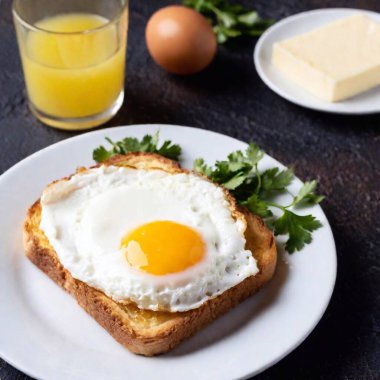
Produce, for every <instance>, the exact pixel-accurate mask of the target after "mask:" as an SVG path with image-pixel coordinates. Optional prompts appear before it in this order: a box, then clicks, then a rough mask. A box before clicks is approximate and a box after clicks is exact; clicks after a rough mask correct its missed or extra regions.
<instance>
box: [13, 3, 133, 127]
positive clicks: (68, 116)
mask: <svg viewBox="0 0 380 380" xmlns="http://www.w3.org/2000/svg"><path fill="white" fill-rule="evenodd" d="M13 18H14V23H15V27H16V33H17V40H18V45H19V50H20V55H21V61H22V67H23V71H24V77H25V84H26V89H27V94H28V101H29V107H30V109H31V111H32V113H33V114H34V115H35V116H36V117H37V118H38V119H39V120H41V121H42V122H43V123H45V124H47V125H49V126H52V127H56V128H62V129H72V130H74V129H75V130H80V129H88V128H93V127H96V126H98V125H100V124H103V123H105V122H106V121H107V120H109V119H110V118H111V117H112V116H114V115H115V114H116V112H117V111H118V110H119V109H120V107H121V105H122V103H123V99H124V70H125V53H126V47H127V30H128V0H14V1H13Z"/></svg>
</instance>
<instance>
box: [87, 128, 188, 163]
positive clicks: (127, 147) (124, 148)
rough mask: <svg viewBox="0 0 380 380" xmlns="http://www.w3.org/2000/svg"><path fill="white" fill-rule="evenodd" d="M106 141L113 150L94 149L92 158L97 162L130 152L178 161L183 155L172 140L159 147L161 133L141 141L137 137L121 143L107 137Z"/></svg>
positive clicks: (128, 138) (145, 137) (101, 147)
mask: <svg viewBox="0 0 380 380" xmlns="http://www.w3.org/2000/svg"><path fill="white" fill-rule="evenodd" d="M106 140H107V141H108V142H109V143H110V144H111V149H109V150H107V149H106V148H105V147H104V146H102V145H101V146H99V147H98V148H96V149H94V151H93V153H92V157H93V159H94V160H95V161H96V162H102V161H104V160H107V159H108V158H110V157H112V156H114V155H117V154H126V153H130V152H149V153H157V154H160V155H161V156H164V157H167V158H170V159H171V160H175V161H178V159H179V156H180V155H181V147H180V146H179V145H177V144H172V142H171V141H170V140H165V141H164V142H163V144H162V145H161V146H160V147H159V146H158V144H159V132H158V131H157V132H156V133H155V134H154V135H153V136H152V135H145V136H144V137H143V138H142V139H141V141H140V140H138V139H137V138H135V137H126V138H125V139H123V140H120V141H116V142H114V141H112V140H111V139H110V138H108V137H106Z"/></svg>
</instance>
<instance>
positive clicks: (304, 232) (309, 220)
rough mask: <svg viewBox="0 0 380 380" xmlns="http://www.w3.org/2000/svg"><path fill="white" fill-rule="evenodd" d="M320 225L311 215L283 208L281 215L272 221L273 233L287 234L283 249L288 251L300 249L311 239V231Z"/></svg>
mask: <svg viewBox="0 0 380 380" xmlns="http://www.w3.org/2000/svg"><path fill="white" fill-rule="evenodd" d="M321 226H322V224H321V222H319V221H318V220H317V219H316V218H315V217H314V216H312V215H305V216H301V215H297V214H295V213H294V212H292V211H289V210H284V213H283V215H282V216H281V217H280V218H278V219H277V220H276V221H275V222H274V233H275V235H286V234H288V235H289V238H288V240H287V242H286V244H285V249H286V250H287V251H288V252H289V253H293V252H295V251H300V250H301V249H302V248H303V247H304V246H305V244H310V243H311V241H312V237H311V232H312V231H315V230H316V229H318V228H320V227H321Z"/></svg>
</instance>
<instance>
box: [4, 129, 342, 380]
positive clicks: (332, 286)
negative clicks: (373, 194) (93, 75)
mask: <svg viewBox="0 0 380 380" xmlns="http://www.w3.org/2000/svg"><path fill="white" fill-rule="evenodd" d="M129 127H141V128H144V127H148V128H153V127H156V128H159V129H160V128H165V127H173V128H174V127H175V128H182V129H183V128H185V129H188V130H194V129H195V130H197V131H200V132H203V133H207V134H215V135H219V136H221V137H224V138H225V137H227V138H229V139H233V140H235V141H236V142H238V143H243V144H247V143H246V142H245V141H242V140H239V139H237V138H235V137H231V136H228V135H226V134H223V133H220V132H215V131H212V130H208V129H204V128H200V127H190V126H183V125H177V124H162V123H148V124H147V123H141V124H130V125H121V126H115V127H112V128H105V129H104V128H103V129H98V130H95V131H88V132H86V133H82V134H80V135H76V136H71V137H69V138H66V139H64V140H61V141H58V142H55V143H53V144H51V145H48V146H46V147H45V148H42V149H40V150H38V151H36V152H34V153H32V154H30V155H29V156H27V157H25V158H23V159H22V160H20V161H19V162H17V163H16V164H14V165H13V166H11V167H10V168H8V169H7V170H6V171H4V172H3V173H2V174H1V175H0V187H1V184H2V182H3V179H4V178H6V177H8V175H10V173H12V172H13V170H17V169H19V168H20V167H22V165H23V163H24V162H26V161H28V160H29V159H32V158H33V157H36V156H38V155H41V154H44V153H45V152H47V151H49V150H53V149H54V148H55V146H57V145H62V146H63V145H67V144H70V143H71V141H72V140H80V139H85V138H86V137H87V136H88V135H102V134H106V133H108V132H109V133H112V132H113V131H116V130H120V129H126V131H127V130H128V128H129ZM147 133H149V132H147ZM265 154H266V155H267V156H269V158H270V159H271V160H273V161H275V162H276V163H277V164H279V165H282V166H285V165H284V164H282V163H281V162H279V161H278V160H277V159H275V158H274V157H272V156H270V155H269V154H267V153H265ZM285 167H286V166H285ZM296 178H297V179H299V178H298V177H296ZM301 182H303V181H301ZM318 207H320V209H321V211H322V213H323V215H324V217H325V227H326V228H327V229H328V232H329V234H330V235H331V243H332V245H331V248H330V249H331V257H332V261H333V262H332V264H333V274H334V276H333V280H332V281H331V284H330V288H329V293H328V297H327V296H326V298H325V300H324V304H323V307H321V309H320V310H319V313H318V316H317V317H315V320H314V323H313V324H311V325H310V326H309V327H308V329H307V331H306V330H305V332H304V333H303V335H302V337H300V338H299V339H298V341H296V342H295V343H293V344H292V345H291V346H289V347H288V348H287V349H286V350H284V352H283V353H282V354H281V355H278V356H276V357H275V358H273V359H272V360H270V361H268V363H267V364H266V365H264V366H261V367H260V368H258V369H256V370H254V371H251V372H249V373H247V374H245V375H243V376H241V377H238V378H235V379H236V380H238V379H247V378H250V377H252V376H256V375H258V374H259V373H262V372H263V371H265V370H267V369H268V368H270V367H272V366H273V365H275V364H276V363H278V362H279V361H281V360H282V359H283V358H285V357H286V356H288V355H289V354H290V353H291V352H292V351H294V350H295V349H296V348H298V347H299V346H300V345H301V344H302V343H303V342H304V341H305V340H306V338H307V337H308V336H309V335H310V334H311V332H312V331H313V330H314V329H315V328H316V326H317V325H318V324H319V322H320V321H321V319H322V317H323V315H324V314H325V312H326V310H327V308H328V306H329V304H330V302H331V299H332V296H333V293H334V290H335V284H336V280H337V267H338V258H337V250H336V243H335V239H334V235H333V231H332V228H331V225H330V222H329V220H328V219H327V216H326V214H325V213H324V211H323V209H322V207H321V206H320V205H318ZM0 348H1V347H0ZM0 357H1V358H2V359H3V360H4V361H6V362H7V363H9V364H10V365H11V366H13V367H15V368H16V369H18V370H20V371H22V372H23V373H25V374H26V375H28V376H31V377H34V378H41V379H47V378H46V377H41V376H40V375H39V374H38V373H37V372H38V370H36V371H34V370H30V369H29V368H28V366H24V365H23V364H20V363H16V360H13V359H14V358H13V357H11V356H9V357H8V355H6V353H5V351H4V350H3V349H2V350H1V352H0Z"/></svg>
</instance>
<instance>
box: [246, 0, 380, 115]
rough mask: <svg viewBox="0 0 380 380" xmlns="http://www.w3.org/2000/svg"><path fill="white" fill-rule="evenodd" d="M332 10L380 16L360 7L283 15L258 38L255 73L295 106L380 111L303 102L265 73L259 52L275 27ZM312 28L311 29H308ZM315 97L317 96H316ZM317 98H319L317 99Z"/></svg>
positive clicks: (340, 111) (346, 111)
mask: <svg viewBox="0 0 380 380" xmlns="http://www.w3.org/2000/svg"><path fill="white" fill-rule="evenodd" d="M334 12H346V13H352V12H358V13H364V14H369V15H372V16H375V17H378V18H379V17H380V13H378V12H375V11H370V10H367V9H360V8H336V7H335V8H316V9H312V10H309V11H302V12H299V13H296V14H293V15H290V16H288V17H285V18H283V19H281V20H279V21H278V22H276V23H275V24H274V25H272V26H271V27H270V28H268V29H267V30H266V31H265V32H264V33H263V34H262V35H261V36H260V38H259V39H258V41H257V43H256V45H255V47H254V50H253V62H254V65H255V68H256V71H257V74H258V75H259V77H260V79H261V80H262V81H263V82H264V84H265V85H266V86H267V87H269V89H270V90H272V91H273V92H274V93H276V94H277V95H278V96H280V97H282V98H283V99H285V100H287V101H289V102H290V103H293V104H295V105H297V106H300V107H303V108H307V109H311V110H314V111H319V112H325V113H330V114H338V115H373V114H377V113H380V106H379V107H378V108H376V109H375V108H372V109H371V108H369V109H366V110H361V111H360V110H357V111H352V110H350V108H349V107H347V108H344V109H334V108H325V107H324V106H323V105H319V104H315V105H314V104H310V103H305V102H303V101H302V99H300V98H298V97H295V96H293V95H291V94H289V93H288V92H287V91H286V90H284V89H283V87H282V86H281V85H280V86H278V85H277V83H276V82H275V81H273V80H272V79H271V78H270V77H269V76H268V75H267V74H266V73H265V70H264V67H265V66H266V65H262V64H261V59H260V57H259V56H260V54H261V52H262V51H263V49H264V48H265V46H266V40H267V38H268V37H269V36H270V35H271V34H272V33H273V32H275V31H277V29H279V28H282V27H284V26H286V25H287V24H289V23H294V22H297V21H298V20H299V19H301V18H305V17H311V16H312V15H314V14H316V13H319V14H323V13H334ZM310 30H312V29H310ZM305 91H306V90H305ZM316 99H317V98H316ZM317 100H319V99H317ZM327 104H328V105H331V104H334V103H327Z"/></svg>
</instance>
